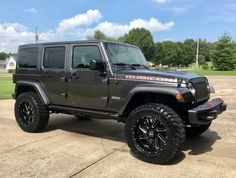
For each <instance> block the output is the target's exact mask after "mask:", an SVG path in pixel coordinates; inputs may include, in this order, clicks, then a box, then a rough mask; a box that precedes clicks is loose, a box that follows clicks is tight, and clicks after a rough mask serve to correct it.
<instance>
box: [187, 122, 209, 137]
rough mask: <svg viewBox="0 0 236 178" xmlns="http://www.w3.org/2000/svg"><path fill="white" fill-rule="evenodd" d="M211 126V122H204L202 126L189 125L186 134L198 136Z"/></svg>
mask: <svg viewBox="0 0 236 178" xmlns="http://www.w3.org/2000/svg"><path fill="white" fill-rule="evenodd" d="M210 126H211V123H209V124H203V125H200V126H192V127H187V128H186V135H187V136H189V137H197V136H199V135H201V134H203V133H204V132H205V131H206V130H207V129H208V128H209V127H210Z"/></svg>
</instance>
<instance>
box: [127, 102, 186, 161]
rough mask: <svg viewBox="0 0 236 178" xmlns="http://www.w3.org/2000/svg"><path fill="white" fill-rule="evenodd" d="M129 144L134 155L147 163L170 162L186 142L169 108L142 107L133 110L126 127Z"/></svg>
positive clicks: (176, 118)
mask: <svg viewBox="0 0 236 178" xmlns="http://www.w3.org/2000/svg"><path fill="white" fill-rule="evenodd" d="M125 131H126V138H127V142H128V145H129V147H130V149H131V151H132V152H133V153H134V155H135V156H136V157H137V158H139V159H141V160H143V161H146V162H150V163H159V164H164V163H167V162H169V161H171V160H172V159H173V158H174V157H175V155H176V153H177V152H178V150H179V148H180V145H181V143H183V142H184V140H185V130H184V124H183V123H182V120H181V119H180V117H179V116H178V115H177V114H176V112H175V111H174V110H172V109H171V108H169V107H167V106H164V105H161V104H145V105H142V106H140V107H137V108H136V109H134V110H133V111H132V112H131V113H130V115H129V116H128V119H127V121H126V124H125Z"/></svg>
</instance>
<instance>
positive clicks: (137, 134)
mask: <svg viewBox="0 0 236 178" xmlns="http://www.w3.org/2000/svg"><path fill="white" fill-rule="evenodd" d="M13 79H14V83H15V84H16V86H15V93H14V94H13V96H14V98H15V99H16V103H15V117H16V121H17V123H18V124H19V126H20V127H21V128H22V129H23V130H24V131H26V132H40V131H42V130H43V129H44V128H45V127H46V125H47V123H48V120H49V114H50V113H66V114H72V115H75V116H76V117H78V118H98V119H99V118H101V119H105V118H107V119H116V120H117V121H120V122H124V123H125V134H126V138H127V142H128V145H129V147H130V149H131V151H132V152H133V154H134V155H135V156H136V157H138V158H139V159H141V160H144V161H147V162H151V163H160V164H164V163H167V162H169V161H170V160H172V159H173V158H174V157H175V155H176V153H177V152H178V150H179V148H180V146H181V144H182V143H183V142H184V140H185V135H189V136H197V135H200V134H202V133H203V132H204V131H206V130H207V129H208V128H209V126H210V125H211V122H212V120H214V119H216V118H217V115H218V114H220V113H222V112H223V111H225V110H226V104H224V101H223V100H222V99H220V98H216V99H213V100H209V98H210V93H211V92H212V91H213V90H214V89H213V87H212V86H211V85H210V84H209V83H208V81H207V79H206V77H203V76H200V75H197V74H194V73H187V72H176V71H169V70H158V69H150V68H149V67H148V65H147V62H146V59H145V57H144V56H143V54H142V52H141V50H140V49H139V48H137V47H135V46H131V45H128V44H123V43H114V42H107V41H74V42H56V43H43V44H31V45H22V46H20V47H19V51H18V59H17V68H16V74H15V75H14V76H13ZM199 144H201V143H199Z"/></svg>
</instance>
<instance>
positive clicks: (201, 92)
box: [191, 78, 210, 102]
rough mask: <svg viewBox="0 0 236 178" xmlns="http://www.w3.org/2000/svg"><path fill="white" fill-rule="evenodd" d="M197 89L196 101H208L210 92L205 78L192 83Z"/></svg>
mask: <svg viewBox="0 0 236 178" xmlns="http://www.w3.org/2000/svg"><path fill="white" fill-rule="evenodd" d="M191 83H192V84H193V87H194V88H195V100H196V102H202V101H205V100H208V99H209V97H210V92H209V89H208V87H207V80H206V79H205V78H198V79H194V80H192V81H191Z"/></svg>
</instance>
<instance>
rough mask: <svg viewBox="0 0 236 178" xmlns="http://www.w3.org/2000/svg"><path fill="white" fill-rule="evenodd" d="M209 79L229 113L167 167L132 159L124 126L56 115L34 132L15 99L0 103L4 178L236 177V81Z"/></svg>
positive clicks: (0, 167) (191, 141) (0, 168)
mask: <svg viewBox="0 0 236 178" xmlns="http://www.w3.org/2000/svg"><path fill="white" fill-rule="evenodd" d="M209 80H210V82H211V83H213V84H214V86H215V89H216V92H217V93H216V94H215V95H216V96H221V97H222V98H224V99H225V101H226V102H227V104H228V111H227V112H225V113H224V114H223V115H221V116H220V117H219V118H218V119H217V120H216V121H214V123H213V124H212V126H211V128H210V130H208V131H207V132H206V133H205V134H203V135H202V136H200V137H198V138H194V139H187V140H186V142H185V143H184V145H183V147H182V150H181V152H180V153H179V155H178V157H177V158H176V160H175V161H173V162H172V163H170V164H169V165H165V166H163V165H154V164H148V163H145V162H142V161H139V160H138V159H136V158H134V157H133V156H132V155H131V154H130V151H129V148H128V146H127V145H126V141H125V136H124V125H123V124H122V123H117V122H116V121H110V120H94V119H91V120H84V121H82V120H78V119H76V118H75V117H73V116H69V115H62V114H58V115H51V117H50V122H49V125H48V127H47V128H46V130H45V132H43V133H37V134H30V133H25V132H23V131H21V129H20V128H19V127H18V126H17V124H16V122H15V120H14V115H13V106H14V101H13V100H0V177H93V178H94V177H109V178H110V177H171V178H173V177H180V178H181V177H188V178H190V177H198V178H200V177H204V178H206V177H230V178H232V177H236V109H235V108H236V77H235V76H232V77H230V76H220V77H219V76H211V77H209Z"/></svg>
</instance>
